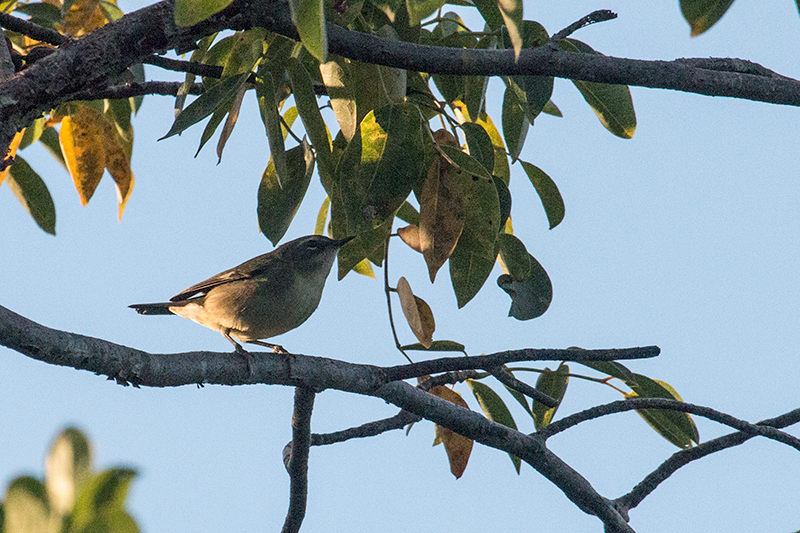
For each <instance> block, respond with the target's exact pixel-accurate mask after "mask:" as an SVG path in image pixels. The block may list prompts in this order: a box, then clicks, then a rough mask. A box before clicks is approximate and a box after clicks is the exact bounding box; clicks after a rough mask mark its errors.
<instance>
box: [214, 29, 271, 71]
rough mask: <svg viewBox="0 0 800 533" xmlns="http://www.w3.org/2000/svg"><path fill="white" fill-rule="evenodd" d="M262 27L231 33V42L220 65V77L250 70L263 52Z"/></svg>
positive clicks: (263, 32) (264, 33)
mask: <svg viewBox="0 0 800 533" xmlns="http://www.w3.org/2000/svg"><path fill="white" fill-rule="evenodd" d="M265 37H266V31H265V30H264V29H263V28H253V29H250V30H247V31H238V32H236V34H234V35H233V43H232V44H231V49H230V51H229V52H228V55H227V57H226V58H225V62H224V63H223V66H222V77H223V78H227V77H229V76H236V75H237V74H243V73H245V72H250V71H252V70H253V67H254V66H255V65H256V63H257V62H258V60H259V59H260V58H261V54H263V53H264V38H265Z"/></svg>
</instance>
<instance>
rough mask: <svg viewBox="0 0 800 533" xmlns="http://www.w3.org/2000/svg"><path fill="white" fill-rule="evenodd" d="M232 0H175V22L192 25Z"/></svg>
mask: <svg viewBox="0 0 800 533" xmlns="http://www.w3.org/2000/svg"><path fill="white" fill-rule="evenodd" d="M232 1H233V0H175V24H177V25H178V26H184V27H186V26H194V25H195V24H197V23H198V22H202V21H204V20H205V19H207V18H208V17H210V16H211V15H213V14H215V13H219V12H220V11H222V10H223V9H225V8H226V7H228V6H229V5H230V4H231V2H232Z"/></svg>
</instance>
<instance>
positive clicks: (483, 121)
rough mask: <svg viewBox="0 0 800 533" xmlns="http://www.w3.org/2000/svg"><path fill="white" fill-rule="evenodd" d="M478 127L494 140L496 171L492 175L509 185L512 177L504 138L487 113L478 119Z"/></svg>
mask: <svg viewBox="0 0 800 533" xmlns="http://www.w3.org/2000/svg"><path fill="white" fill-rule="evenodd" d="M478 125H479V126H482V127H483V129H484V131H486V133H487V134H489V138H490V139H491V140H492V146H493V147H494V169H493V170H492V175H493V176H497V177H499V178H500V179H502V180H503V181H504V182H505V183H506V185H508V182H509V180H510V177H511V169H510V168H509V166H508V154H506V147H505V145H504V144H503V137H502V136H501V135H500V132H499V131H498V130H497V127H496V126H495V125H494V122H492V119H491V117H489V115H487V114H486V113H481V116H480V118H479V119H478ZM526 131H527V130H526Z"/></svg>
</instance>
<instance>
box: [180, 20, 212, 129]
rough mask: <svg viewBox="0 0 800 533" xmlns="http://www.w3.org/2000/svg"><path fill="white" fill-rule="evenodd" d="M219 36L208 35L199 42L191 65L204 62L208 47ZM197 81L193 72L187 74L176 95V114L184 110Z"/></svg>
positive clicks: (193, 53)
mask: <svg viewBox="0 0 800 533" xmlns="http://www.w3.org/2000/svg"><path fill="white" fill-rule="evenodd" d="M216 36H217V34H216V33H214V34H212V35H207V36H205V37H203V38H202V39H200V40H199V41H198V42H197V48H196V49H195V50H194V52H192V56H191V58H190V59H189V61H190V62H191V63H201V62H202V61H203V57H204V56H205V55H206V52H208V47H209V46H211V43H212V42H214V39H215V38H216ZM194 80H195V75H194V74H192V73H191V72H187V73H186V78H185V79H184V81H183V85H181V88H180V89H179V90H178V94H177V95H175V114H176V115H177V114H178V113H180V112H181V110H183V106H184V104H185V103H186V96H187V95H188V94H189V87H191V86H192V84H193V83H194Z"/></svg>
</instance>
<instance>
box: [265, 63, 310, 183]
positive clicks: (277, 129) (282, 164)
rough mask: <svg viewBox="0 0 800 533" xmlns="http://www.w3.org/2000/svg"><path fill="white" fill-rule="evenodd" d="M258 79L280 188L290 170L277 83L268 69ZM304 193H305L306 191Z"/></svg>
mask: <svg viewBox="0 0 800 533" xmlns="http://www.w3.org/2000/svg"><path fill="white" fill-rule="evenodd" d="M258 78H259V80H260V82H259V83H258V84H256V97H257V98H258V107H259V109H260V111H261V120H262V121H263V122H264V127H265V128H266V130H267V140H268V141H269V152H270V156H271V158H270V159H271V164H272V165H273V168H274V171H275V177H276V179H277V182H278V187H280V186H281V185H282V184H283V183H284V182H285V181H286V180H287V179H288V176H287V174H288V170H287V163H286V147H285V145H284V143H283V131H282V130H281V117H280V115H279V114H278V101H277V98H276V97H275V93H276V90H275V82H274V81H273V79H272V74H270V73H269V72H267V71H266V69H263V71H262V69H259V75H258ZM311 157H313V155H312V156H311ZM262 184H263V178H262ZM303 192H304V193H305V191H303Z"/></svg>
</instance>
